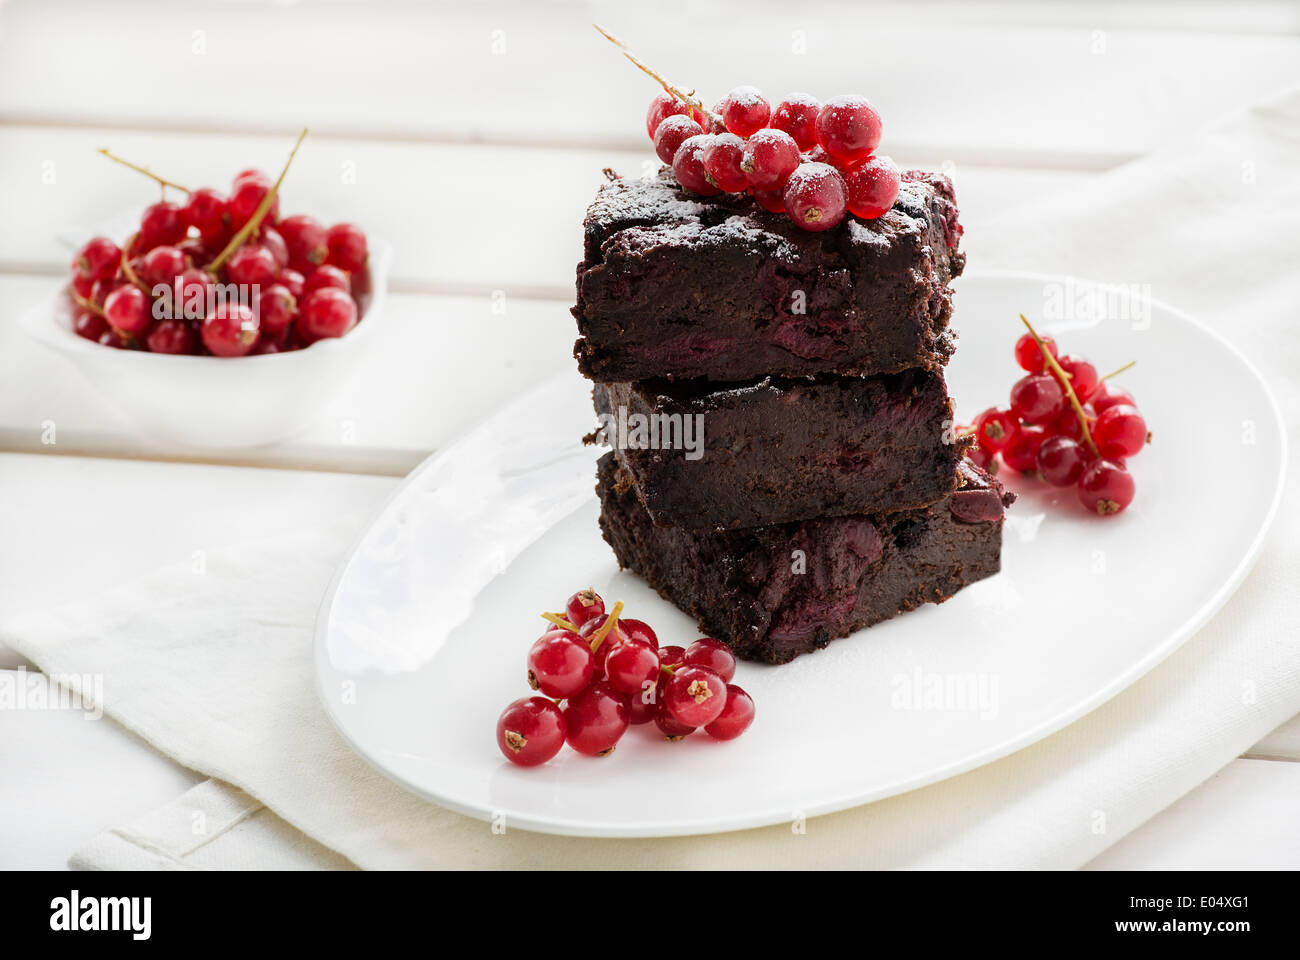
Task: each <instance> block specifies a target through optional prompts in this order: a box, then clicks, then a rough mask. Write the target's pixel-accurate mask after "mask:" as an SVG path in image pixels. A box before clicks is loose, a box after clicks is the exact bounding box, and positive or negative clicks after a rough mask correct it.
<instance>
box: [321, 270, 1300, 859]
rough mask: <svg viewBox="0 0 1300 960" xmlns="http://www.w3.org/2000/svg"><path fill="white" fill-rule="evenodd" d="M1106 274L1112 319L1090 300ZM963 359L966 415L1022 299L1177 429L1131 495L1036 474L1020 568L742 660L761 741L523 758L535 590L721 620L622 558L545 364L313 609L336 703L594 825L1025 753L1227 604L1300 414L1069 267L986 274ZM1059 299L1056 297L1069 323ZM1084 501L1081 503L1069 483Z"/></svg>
mask: <svg viewBox="0 0 1300 960" xmlns="http://www.w3.org/2000/svg"><path fill="white" fill-rule="evenodd" d="M1098 298H1104V300H1105V302H1106V303H1107V311H1108V313H1107V316H1106V318H1105V319H1103V320H1100V321H1098V320H1093V319H1089V318H1088V317H1087V308H1089V307H1090V306H1091V305H1093V304H1095V303H1098V302H1100V301H1099V299H1098ZM958 302H959V308H958V312H957V319H958V326H959V327H960V329H961V331H962V340H961V346H960V349H959V351H958V355H957V358H956V359H955V360H954V361H953V364H952V366H951V368H950V372H949V383H950V387H951V389H952V392H953V395H954V396H955V397H956V398H957V401H958V404H959V416H960V417H962V418H963V419H967V420H969V419H970V418H971V417H973V416H974V414H976V413H978V412H979V411H980V410H981V409H983V408H984V407H985V406H988V405H991V404H993V403H1005V399H1006V395H1007V390H1008V388H1009V387H1010V385H1011V383H1012V382H1013V381H1014V379H1015V378H1016V377H1018V376H1019V375H1020V374H1019V373H1018V372H1017V370H1016V367H1015V365H1014V362H1013V360H1012V357H1011V345H1012V343H1013V342H1014V340H1015V339H1016V337H1018V336H1019V335H1020V332H1021V327H1020V323H1019V320H1018V319H1017V317H1016V315H1017V313H1019V312H1021V311H1023V312H1024V313H1025V314H1026V315H1028V316H1030V318H1031V319H1033V318H1035V317H1039V318H1042V317H1044V316H1047V317H1049V319H1045V320H1044V322H1043V324H1042V326H1043V328H1044V329H1046V330H1049V331H1051V332H1052V333H1054V334H1057V335H1058V338H1059V339H1060V340H1061V342H1062V345H1063V350H1064V352H1069V353H1077V354H1082V355H1083V356H1086V357H1088V358H1089V359H1090V360H1092V361H1093V362H1094V363H1095V364H1096V365H1097V366H1098V367H1099V368H1102V372H1103V373H1105V372H1106V371H1107V370H1108V369H1110V368H1113V367H1118V366H1120V365H1121V364H1123V363H1125V362H1127V361H1129V360H1137V361H1138V364H1137V367H1136V368H1135V369H1133V370H1132V371H1129V372H1128V373H1125V374H1124V375H1122V383H1123V384H1124V385H1125V386H1126V387H1128V388H1129V389H1130V390H1131V391H1132V392H1133V393H1134V394H1135V395H1136V397H1137V399H1138V401H1139V403H1140V404H1141V406H1142V409H1143V413H1144V415H1145V416H1146V418H1147V421H1148V424H1149V425H1150V426H1151V428H1152V431H1153V433H1154V443H1153V445H1152V446H1150V447H1149V448H1148V449H1147V450H1146V451H1144V452H1143V453H1142V455H1141V456H1140V457H1137V458H1135V459H1134V460H1133V461H1132V463H1131V464H1130V466H1131V468H1132V470H1133V473H1134V474H1135V475H1136V479H1137V483H1138V495H1137V499H1136V501H1135V502H1134V504H1133V506H1132V507H1130V508H1129V509H1128V510H1127V511H1126V512H1125V513H1124V514H1121V515H1119V516H1118V517H1113V518H1106V519H1102V518H1096V517H1091V516H1088V515H1086V514H1085V513H1084V512H1083V511H1082V509H1081V508H1079V507H1078V506H1077V504H1076V503H1075V501H1074V492H1073V491H1072V490H1067V491H1063V492H1058V491H1054V490H1052V489H1050V488H1047V487H1045V485H1042V484H1040V483H1038V482H1037V481H1031V480H1027V479H1022V478H1020V477H1014V478H1011V479H1010V480H1009V481H1008V485H1009V486H1010V487H1011V488H1012V489H1013V490H1015V491H1016V492H1017V493H1019V494H1020V496H1021V499H1020V500H1019V501H1018V502H1017V503H1016V504H1015V505H1014V506H1013V507H1012V508H1011V510H1010V513H1009V517H1008V521H1007V525H1006V531H1005V538H1004V539H1005V542H1004V550H1003V572H1002V573H1001V574H1000V575H999V576H996V577H993V578H991V579H989V580H986V581H983V582H980V583H977V584H975V585H973V586H971V587H969V588H967V589H966V590H963V591H962V592H961V593H959V594H958V595H957V596H956V597H954V598H953V599H952V600H950V601H949V602H947V603H945V604H943V605H941V606H927V607H924V608H922V609H920V610H917V611H915V612H913V613H909V614H906V615H904V616H901V617H898V618H896V619H894V620H891V621H889V622H887V623H884V624H881V625H879V626H876V627H873V628H872V629H870V630H865V631H861V632H859V633H858V634H856V635H854V636H852V637H849V638H847V639H843V640H836V641H833V642H832V643H831V645H830V647H829V648H828V649H826V650H824V651H822V652H819V653H815V654H811V655H807V656H803V657H800V658H799V659H797V660H796V661H794V662H793V663H791V664H788V665H786V666H782V667H766V666H761V665H757V664H748V663H744V664H741V666H740V669H739V672H738V673H737V678H736V682H738V683H739V684H741V685H742V686H744V687H745V688H746V689H748V690H749V691H750V693H752V694H753V696H754V699H755V701H756V702H757V706H758V715H757V719H756V720H755V723H754V725H753V727H752V728H751V729H750V730H749V731H748V732H747V733H746V734H745V735H744V736H743V737H741V738H740V739H739V740H736V741H733V742H730V743H718V742H715V741H712V740H710V739H709V738H708V737H706V736H703V735H697V736H693V737H689V738H687V739H686V740H684V741H681V742H679V743H667V742H664V741H663V740H661V739H657V738H656V737H654V736H653V735H652V732H651V730H648V729H646V728H644V727H634V728H632V729H631V730H630V731H629V732H628V734H627V735H626V736H625V737H624V739H623V741H622V742H621V743H620V744H619V747H618V749H617V750H616V751H615V752H614V754H613V755H611V756H610V757H608V758H605V759H600V760H592V759H588V758H585V757H582V756H579V755H577V754H575V753H573V752H572V751H570V750H568V749H567V748H566V749H565V750H563V751H562V752H561V753H560V755H559V756H558V757H557V758H556V759H555V760H553V761H551V762H550V763H549V764H547V765H545V766H543V767H539V768H534V769H520V768H516V767H513V766H511V765H510V764H508V763H507V762H506V761H505V760H504V759H503V758H502V757H501V756H500V754H499V753H498V751H497V747H496V743H495V724H496V718H497V715H498V714H499V712H500V711H501V709H502V708H503V707H504V706H505V705H506V704H507V703H509V702H510V701H511V700H513V699H515V698H516V697H520V696H525V695H527V694H528V693H529V690H528V687H527V685H526V683H525V681H524V657H525V654H526V651H527V649H528V646H529V644H531V642H532V641H533V640H534V639H536V637H537V636H538V635H539V634H540V633H541V630H542V626H543V623H542V621H541V620H540V619H539V618H538V616H537V615H538V613H539V612H540V611H542V610H546V609H551V610H554V609H557V608H558V606H559V605H560V604H561V603H563V601H564V599H565V598H566V597H567V596H568V595H569V594H570V593H571V592H573V590H575V589H577V588H578V587H581V586H585V585H587V584H592V585H594V586H595V587H596V588H597V590H599V591H600V593H601V594H603V595H604V596H605V597H606V598H607V600H608V601H610V602H612V601H613V600H616V599H621V600H623V601H624V602H625V603H626V605H627V612H628V615H629V616H633V617H637V618H639V619H642V620H645V621H647V622H649V623H650V624H651V625H652V626H653V627H655V628H656V630H657V631H658V633H659V637H660V639H661V641H662V642H663V643H666V644H667V643H681V644H685V643H688V642H690V641H691V640H693V639H695V638H696V637H697V636H698V632H697V630H696V627H695V625H694V623H693V622H692V621H691V620H690V619H689V618H688V617H687V616H686V615H685V614H683V613H681V612H680V611H678V610H677V609H676V608H674V607H673V606H671V605H670V604H669V603H667V602H666V601H664V600H662V599H660V598H659V597H658V596H657V595H656V594H654V593H653V592H652V591H651V590H650V589H649V588H647V587H646V586H645V584H644V583H642V582H641V581H640V580H639V579H637V578H636V577H634V576H632V575H630V574H623V573H620V572H619V570H618V566H617V564H616V563H615V560H614V557H613V555H612V554H611V552H610V550H609V548H608V547H607V546H606V544H605V542H604V541H603V540H602V539H601V537H600V532H599V530H598V528H597V525H596V515H597V504H596V500H595V494H594V490H593V486H594V480H593V473H594V470H593V468H594V461H595V459H596V457H597V455H598V453H599V451H597V450H593V449H590V448H583V447H582V446H581V445H580V444H579V443H578V439H579V438H580V437H581V436H582V435H583V434H584V433H585V432H586V431H588V430H589V429H591V428H592V427H593V426H594V415H593V413H592V411H591V405H590V390H589V387H588V385H587V384H586V383H585V382H584V381H582V380H581V379H580V378H579V377H578V375H577V374H576V373H574V374H570V375H564V376H562V377H559V378H557V379H556V380H555V381H553V382H551V383H548V384H545V385H543V386H542V387H541V388H539V389H537V390H536V391H534V392H533V393H531V394H529V395H528V396H526V397H524V398H523V399H521V400H519V401H517V402H515V403H513V404H512V405H511V406H510V407H509V408H507V409H506V410H504V411H502V412H501V413H499V414H497V415H496V416H494V417H492V418H491V419H490V420H488V421H487V422H485V423H484V424H482V425H481V426H480V427H479V428H478V429H477V430H475V431H473V432H471V433H470V434H469V435H467V436H466V437H464V438H463V439H462V440H460V441H459V442H458V443H456V444H455V445H453V446H452V447H450V448H448V449H446V450H444V451H442V452H440V453H439V454H437V455H435V456H434V457H432V458H431V459H430V460H428V461H427V462H425V463H424V464H423V465H421V466H420V467H419V468H418V469H416V470H415V471H414V472H413V473H412V474H411V475H410V477H408V478H407V480H406V481H405V482H404V483H403V484H402V486H401V487H400V488H399V489H398V490H397V491H396V492H395V493H394V495H393V497H392V498H391V499H390V500H389V501H388V502H387V504H386V505H385V506H384V507H383V509H382V510H381V511H380V513H379V515H378V516H377V517H376V518H375V520H374V522H373V524H372V525H371V527H370V528H369V529H368V530H367V531H366V533H365V534H364V535H363V536H362V537H361V539H360V541H359V542H358V543H357V545H356V546H355V548H354V549H353V550H352V552H351V554H350V555H349V557H348V558H347V560H346V561H345V562H344V563H343V565H342V566H341V568H340V569H339V571H338V573H337V575H336V576H335V579H334V582H333V584H332V585H331V587H330V589H329V591H328V592H327V594H326V596H325V598H324V602H323V603H322V606H321V610H320V614H319V618H318V621H317V627H316V669H317V674H318V682H319V688H320V691H321V696H322V699H323V701H324V703H325V707H326V710H327V711H328V712H329V715H330V716H331V717H332V718H333V720H334V722H335V723H336V724H337V725H338V727H339V730H340V731H342V733H343V735H344V736H345V737H346V738H347V740H348V741H349V742H350V743H351V744H352V745H353V746H354V747H355V748H356V750H357V751H358V752H359V753H360V754H361V755H362V756H363V757H365V758H366V759H367V760H368V761H370V762H371V763H372V764H374V765H375V766H376V767H377V768H378V769H379V770H381V771H383V772H384V773H385V774H387V775H388V776H390V777H392V778H393V779H394V780H396V781H397V782H398V783H401V784H403V785H405V786H407V787H409V788H410V789H411V790H414V791H415V792H417V793H419V794H421V795H423V796H425V797H427V798H429V799H430V800H434V801H436V802H437V803H440V804H442V805H444V806H447V807H450V808H451V809H453V810H457V811H459V812H461V813H465V814H469V815H471V816H475V817H480V818H485V819H486V818H493V817H497V818H500V817H504V819H505V822H506V823H508V824H509V825H510V826H513V827H518V828H522V829H530V830H541V831H546V832H551V833H561V834H574V835H583V836H618V837H650V836H671V835H680V834H691V833H707V832H714V831H722V830H738V829H742V828H747V827H757V826H763V825H766V824H772V823H777V822H787V821H789V819H790V818H791V817H793V816H795V815H797V814H803V815H806V816H813V815H816V814H822V813H829V812H831V811H835V810H841V809H844V808H847V807H852V806H855V805H858V804H862V803H867V802H869V801H872V800H877V799H879V798H881V797H887V796H890V795H891V794H896V793H901V792H903V791H905V790H910V789H912V788H915V787H919V786H922V785H924V784H928V783H933V782H935V781H937V780H941V779H943V778H945V777H950V776H952V775H954V774H957V773H961V772H963V771H966V770H969V769H971V768H973V767H976V766H979V765H981V764H984V763H988V762H989V761H991V760H994V759H997V758H998V757H1002V756H1005V755H1006V754H1009V753H1011V752H1012V751H1014V750H1017V749H1019V748H1021V747H1024V746H1026V745H1028V744H1031V743H1033V742H1035V741H1037V740H1039V739H1041V738H1043V737H1045V736H1047V735H1048V734H1050V733H1052V732H1054V731H1056V730H1059V729H1060V728H1061V727H1063V726H1065V725H1066V724H1067V723H1069V722H1070V721H1072V720H1074V719H1076V718H1078V717H1080V716H1082V715H1083V714H1085V713H1087V712H1088V711H1089V710H1092V709H1093V708H1095V707H1096V706H1098V705H1099V704H1101V703H1103V702H1105V701H1106V700H1107V699H1108V698H1110V697H1112V696H1114V695H1115V694H1116V693H1118V692H1119V691H1121V690H1123V689H1124V688H1125V687H1127V686H1128V685H1129V684H1131V683H1133V682H1134V681H1135V680H1137V679H1138V678H1139V677H1141V676H1142V675H1143V674H1144V673H1146V672H1147V671H1148V670H1150V669H1151V668H1152V667H1153V666H1155V665H1156V664H1157V663H1159V662H1160V661H1161V660H1162V659H1164V658H1165V657H1166V656H1168V655H1169V654H1170V653H1171V652H1172V651H1173V650H1175V649H1177V647H1178V646H1179V645H1180V644H1181V643H1182V642H1183V641H1184V640H1186V639H1187V638H1188V637H1189V636H1190V635H1191V634H1192V633H1193V632H1194V631H1195V630H1196V629H1197V628H1198V627H1200V626H1201V625H1202V624H1203V623H1205V622H1206V621H1207V620H1208V619H1209V618H1210V616H1211V615H1212V614H1213V613H1214V612H1215V611H1216V610H1218V609H1219V607H1220V606H1222V605H1223V603H1224V601H1225V600H1227V598H1228V597H1229V595H1230V594H1231V593H1232V591H1233V590H1234V589H1235V588H1236V587H1237V585H1238V584H1239V583H1240V582H1241V580H1242V578H1243V577H1244V576H1245V575H1246V573H1247V571H1248V570H1249V569H1250V566H1251V564H1252V562H1253V561H1254V559H1255V557H1256V555H1257V554H1258V552H1259V549H1260V545H1261V543H1262V541H1263V538H1264V535H1265V533H1266V531H1267V529H1268V526H1269V524H1270V522H1271V520H1272V518H1273V515H1274V512H1275V510H1276V507H1277V504H1278V500H1279V497H1280V494H1281V491H1282V479H1283V473H1284V469H1285V459H1286V457H1285V446H1284V444H1285V435H1284V433H1283V431H1282V426H1281V417H1280V414H1279V413H1278V409H1277V406H1276V404H1275V403H1274V401H1273V399H1272V397H1271V396H1270V394H1269V392H1268V389H1267V388H1266V387H1265V385H1264V383H1263V381H1262V380H1261V379H1260V377H1259V375H1258V374H1257V373H1256V372H1255V371H1254V369H1253V368H1252V367H1251V366H1250V365H1249V363H1248V362H1247V361H1246V360H1245V359H1244V358H1243V357H1242V356H1241V355H1240V354H1239V353H1237V352H1236V350H1234V349H1233V348H1232V347H1231V346H1229V345H1228V344H1227V343H1225V342H1224V341H1223V340H1221V339H1220V338H1219V337H1218V336H1217V335H1215V334H1214V333H1212V332H1210V331H1209V330H1207V329H1206V328H1205V327H1203V326H1201V325H1200V324H1198V323H1197V322H1195V321H1194V320H1192V319H1191V318H1190V317H1188V316H1186V315H1185V314H1182V313H1180V312H1178V311H1176V310H1173V309H1171V308H1169V307H1167V306H1163V305H1161V304H1158V303H1152V302H1150V301H1148V300H1144V299H1141V298H1140V297H1134V296H1128V295H1126V294H1125V293H1124V292H1123V291H1109V290H1107V289H1106V288H1102V287H1096V286H1091V285H1084V284H1080V283H1078V282H1076V281H1071V280H1068V279H1065V278H1050V277H1032V276H1027V275H1023V274H1021V275H988V274H986V275H983V276H981V275H973V276H970V277H967V278H964V279H963V280H962V281H961V285H960V292H959V294H958ZM1051 317H1055V318H1056V319H1055V320H1054V321H1053V320H1052V319H1050V318H1051ZM1057 501H1059V502H1057Z"/></svg>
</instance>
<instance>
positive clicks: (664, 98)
mask: <svg viewBox="0 0 1300 960" xmlns="http://www.w3.org/2000/svg"><path fill="white" fill-rule="evenodd" d="M690 111H691V108H690V107H688V106H687V105H686V104H684V103H682V101H680V100H678V99H677V98H676V97H674V96H673V95H672V94H671V93H669V92H668V91H667V90H665V91H663V92H662V93H659V94H656V95H655V98H654V99H653V100H651V101H650V107H649V109H647V110H646V113H645V132H646V135H647V136H648V137H649V138H650V139H651V140H653V139H654V138H655V131H656V130H658V129H659V124H661V123H663V122H664V121H665V120H666V119H668V118H669V117H678V116H689V115H690Z"/></svg>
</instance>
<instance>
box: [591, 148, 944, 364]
mask: <svg viewBox="0 0 1300 960" xmlns="http://www.w3.org/2000/svg"><path fill="white" fill-rule="evenodd" d="M584 231H585V242H584V253H583V259H582V262H581V263H580V264H579V265H578V280H577V287H578V297H577V305H576V306H575V307H574V308H573V314H574V316H575V317H576V318H577V321H578V330H579V333H580V334H581V336H580V338H579V339H578V341H577V344H576V345H575V348H574V352H575V355H576V356H577V359H578V364H579V367H580V369H581V370H582V372H583V374H584V375H586V376H588V377H590V378H591V379H594V380H602V381H615V380H642V379H648V378H652V377H661V378H666V379H686V378H692V377H707V378H708V379H710V380H714V381H720V382H739V381H744V380H752V379H757V378H759V377H764V376H769V375H771V376H785V377H795V376H812V375H816V374H823V373H835V374H845V375H870V374H877V373H892V372H897V371H899V370H903V369H907V368H909V367H921V368H925V369H930V370H935V369H939V368H941V367H943V365H944V364H946V363H947V361H948V359H949V358H950V357H951V355H952V352H953V349H954V338H953V335H952V334H951V333H950V332H949V331H948V321H949V319H950V317H951V315H952V289H951V287H950V284H949V281H950V280H951V279H952V278H953V277H956V276H958V275H959V274H960V273H961V271H962V268H963V266H964V264H965V255H964V254H963V253H961V252H959V251H958V249H957V245H958V241H959V238H960V235H961V227H960V225H959V223H958V220H957V206H956V202H955V199H954V196H953V190H952V184H951V182H950V181H949V180H948V178H947V177H944V176H942V175H941V174H935V173H928V172H923V171H908V172H905V173H903V174H902V179H901V184H900V186H899V190H898V196H897V199H895V200H894V201H893V203H892V206H891V207H890V208H889V209H888V210H887V211H885V212H884V213H882V214H881V215H880V216H878V217H877V218H875V219H872V220H862V219H859V218H857V217H852V216H847V217H844V218H843V219H842V220H841V221H839V222H838V223H837V225H835V226H834V227H833V228H831V229H828V230H822V231H810V230H808V229H805V228H803V227H801V226H799V225H798V224H797V223H796V222H794V221H793V220H791V218H790V217H789V216H788V215H786V214H785V213H784V212H770V211H768V210H764V209H763V208H762V207H761V206H760V205H759V204H758V203H757V201H756V199H755V198H753V197H751V196H748V195H746V194H722V195H717V196H712V197H702V196H699V195H696V194H693V193H690V192H687V191H684V190H683V189H682V188H681V186H679V184H678V183H677V181H676V180H675V179H674V178H673V176H672V173H671V172H670V171H668V170H667V169H665V170H664V171H663V172H661V173H660V175H659V176H657V177H653V178H645V179H615V180H612V181H611V182H609V183H607V184H605V185H604V186H602V187H601V189H600V191H599V193H598V194H597V196H596V199H595V201H594V202H593V203H592V204H591V206H590V207H589V208H588V210H587V217H586V221H585V224H584Z"/></svg>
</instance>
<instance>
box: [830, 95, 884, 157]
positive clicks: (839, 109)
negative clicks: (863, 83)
mask: <svg viewBox="0 0 1300 960" xmlns="http://www.w3.org/2000/svg"><path fill="white" fill-rule="evenodd" d="M882 129H883V123H882V122H881V119H880V114H879V113H878V112H877V111H876V108H875V107H873V106H872V105H871V103H870V101H868V100H867V98H866V97H860V96H857V95H856V94H848V95H845V96H839V97H832V98H831V99H830V100H827V101H826V105H825V106H823V107H822V108H821V112H820V113H818V114H817V142H818V143H820V144H821V146H822V149H824V150H825V151H826V153H827V154H828V155H829V156H830V158H831V160H832V161H833V162H834V163H836V164H839V165H840V166H847V165H849V164H852V163H856V162H858V161H859V160H865V159H866V158H867V157H869V156H871V154H873V153H874V152H875V150H876V147H878V146H879V145H880V136H881V132H882Z"/></svg>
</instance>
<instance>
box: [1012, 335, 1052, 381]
mask: <svg viewBox="0 0 1300 960" xmlns="http://www.w3.org/2000/svg"><path fill="white" fill-rule="evenodd" d="M1042 339H1043V346H1045V347H1047V352H1048V353H1050V354H1051V355H1052V356H1053V357H1055V356H1056V341H1055V340H1053V339H1052V338H1051V337H1047V336H1044V337H1043V338H1042ZM1016 363H1018V364H1020V369H1022V370H1028V371H1029V372H1030V373H1042V372H1043V367H1044V366H1046V365H1047V361H1046V360H1044V359H1043V351H1042V350H1040V349H1038V344H1037V343H1035V342H1034V338H1033V336H1032V335H1031V334H1028V333H1026V334H1023V335H1021V337H1020V339H1019V340H1017V341H1016Z"/></svg>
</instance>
